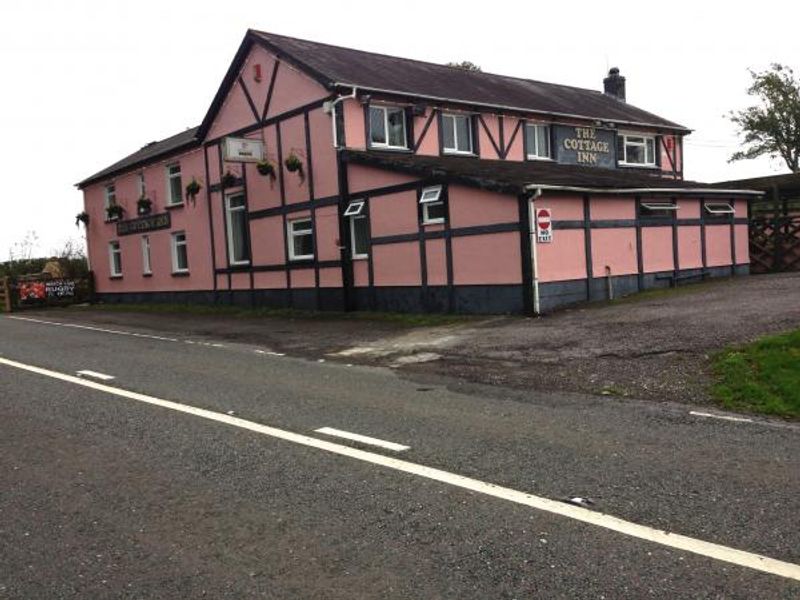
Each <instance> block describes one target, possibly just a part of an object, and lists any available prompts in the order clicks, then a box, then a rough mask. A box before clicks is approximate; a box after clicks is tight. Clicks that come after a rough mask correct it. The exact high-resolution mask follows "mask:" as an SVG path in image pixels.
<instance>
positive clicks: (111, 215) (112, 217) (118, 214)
mask: <svg viewBox="0 0 800 600" xmlns="http://www.w3.org/2000/svg"><path fill="white" fill-rule="evenodd" d="M124 212H125V209H123V208H122V207H121V206H120V205H119V204H112V205H111V206H109V207H108V208H106V216H107V217H108V220H109V221H118V220H119V219H121V218H122V215H123V213H124Z"/></svg>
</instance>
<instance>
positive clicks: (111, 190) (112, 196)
mask: <svg viewBox="0 0 800 600" xmlns="http://www.w3.org/2000/svg"><path fill="white" fill-rule="evenodd" d="M103 199H104V204H105V208H108V207H109V206H112V205H113V204H116V203H117V188H116V187H115V186H114V184H113V183H109V184H108V185H107V186H106V187H105V190H104V191H103Z"/></svg>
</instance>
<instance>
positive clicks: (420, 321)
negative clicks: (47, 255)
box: [71, 303, 476, 327]
mask: <svg viewBox="0 0 800 600" xmlns="http://www.w3.org/2000/svg"><path fill="white" fill-rule="evenodd" d="M71 310H101V311H106V312H125V313H140V314H141V313H149V314H183V315H207V316H226V317H237V318H281V319H308V320H312V319H315V320H320V321H336V320H339V321H376V322H383V323H393V324H396V325H400V326H405V327H435V326H441V325H452V324H456V323H465V322H468V321H474V320H476V317H472V316H465V315H441V314H406V313H391V312H368V311H356V312H347V313H345V312H335V311H315V310H298V309H291V308H245V307H238V306H208V305H200V304H156V303H153V304H93V305H91V306H81V307H78V306H75V307H73V308H72V309H71Z"/></svg>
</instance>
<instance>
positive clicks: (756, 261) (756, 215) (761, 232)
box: [750, 200, 800, 273]
mask: <svg viewBox="0 0 800 600" xmlns="http://www.w3.org/2000/svg"><path fill="white" fill-rule="evenodd" d="M797 270H800V200H794V201H792V200H788V201H787V200H783V201H782V202H779V203H772V202H769V201H766V202H759V203H753V204H752V205H751V207H750V272H751V273H775V272H782V271H797Z"/></svg>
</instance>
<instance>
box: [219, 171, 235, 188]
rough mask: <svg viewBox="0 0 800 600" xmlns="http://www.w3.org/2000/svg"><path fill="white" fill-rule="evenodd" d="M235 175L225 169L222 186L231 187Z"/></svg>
mask: <svg viewBox="0 0 800 600" xmlns="http://www.w3.org/2000/svg"><path fill="white" fill-rule="evenodd" d="M236 179H237V177H236V175H234V174H233V173H231V172H230V171H227V172H226V173H225V175H223V176H222V187H231V186H232V185H235V184H236Z"/></svg>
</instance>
